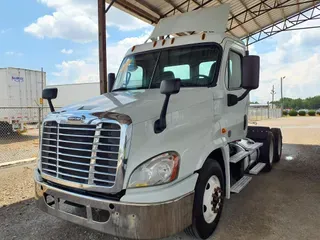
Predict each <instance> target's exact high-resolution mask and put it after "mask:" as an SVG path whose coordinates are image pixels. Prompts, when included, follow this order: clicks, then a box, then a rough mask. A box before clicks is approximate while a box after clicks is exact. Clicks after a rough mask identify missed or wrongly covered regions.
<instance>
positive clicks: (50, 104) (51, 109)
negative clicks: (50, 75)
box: [48, 99, 55, 112]
mask: <svg viewBox="0 0 320 240" xmlns="http://www.w3.org/2000/svg"><path fill="white" fill-rule="evenodd" d="M48 103H49V107H50V111H51V112H54V111H55V109H54V107H53V104H52V101H51V99H48Z"/></svg>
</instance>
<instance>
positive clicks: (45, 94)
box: [42, 88, 58, 112]
mask: <svg viewBox="0 0 320 240" xmlns="http://www.w3.org/2000/svg"><path fill="white" fill-rule="evenodd" d="M57 96H58V89H57V88H46V89H43V91H42V98H43V99H47V100H48V103H49V107H50V111H51V112H54V111H55V110H54V107H53V104H52V101H51V100H52V99H56V98H57Z"/></svg>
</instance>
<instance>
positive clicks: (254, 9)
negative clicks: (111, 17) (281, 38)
mask: <svg viewBox="0 0 320 240" xmlns="http://www.w3.org/2000/svg"><path fill="white" fill-rule="evenodd" d="M106 2H108V3H110V2H112V0H106ZM223 3H229V4H230V6H231V11H230V14H229V20H228V24H227V28H226V32H227V33H229V34H231V35H233V36H235V37H238V38H240V39H243V40H245V41H246V43H247V45H250V44H253V43H255V42H257V41H260V40H262V39H265V38H267V37H269V36H272V35H274V34H276V33H278V32H281V31H285V30H288V29H290V28H292V27H294V26H297V25H298V24H301V23H303V22H305V21H307V20H310V19H320V0H317V1H315V0H313V1H310V0H260V1H259V0H116V1H115V2H114V6H115V7H117V8H119V9H121V10H123V11H125V12H127V13H129V14H131V15H133V16H135V17H137V18H139V19H141V20H143V21H145V22H147V23H150V24H152V25H155V24H157V23H158V21H159V20H160V19H161V18H165V17H168V16H172V15H175V14H181V13H184V12H188V11H194V10H197V9H200V8H205V7H211V6H218V5H220V4H223ZM186 34H188V33H186Z"/></svg>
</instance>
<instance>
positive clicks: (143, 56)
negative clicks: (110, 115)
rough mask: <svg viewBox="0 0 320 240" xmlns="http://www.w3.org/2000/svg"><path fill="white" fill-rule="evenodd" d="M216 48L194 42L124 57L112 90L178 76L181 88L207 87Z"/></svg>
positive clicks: (217, 54)
mask: <svg viewBox="0 0 320 240" xmlns="http://www.w3.org/2000/svg"><path fill="white" fill-rule="evenodd" d="M219 57H220V48H219V47H218V46H216V45H202V46H201V45H194V46H188V47H179V48H169V49H163V50H158V51H152V52H146V53H139V54H136V55H130V56H127V57H126V58H125V59H124V60H123V62H122V64H121V66H120V69H119V72H118V75H117V78H116V81H115V84H114V87H113V90H114V91H116V90H134V89H148V88H159V87H160V83H161V81H162V80H169V79H174V78H180V79H181V87H199V86H202V87H203V86H208V84H210V83H212V82H213V81H214V80H215V79H214V78H215V73H216V71H217V70H218V69H217V64H216V63H217V62H218V60H219Z"/></svg>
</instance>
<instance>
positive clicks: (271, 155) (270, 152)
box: [269, 141, 274, 164]
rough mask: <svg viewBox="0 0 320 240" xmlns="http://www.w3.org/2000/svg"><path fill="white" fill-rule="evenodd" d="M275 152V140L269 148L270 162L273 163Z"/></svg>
mask: <svg viewBox="0 0 320 240" xmlns="http://www.w3.org/2000/svg"><path fill="white" fill-rule="evenodd" d="M273 154H274V145H273V141H271V142H270V149H269V161H270V164H272V162H273Z"/></svg>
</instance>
